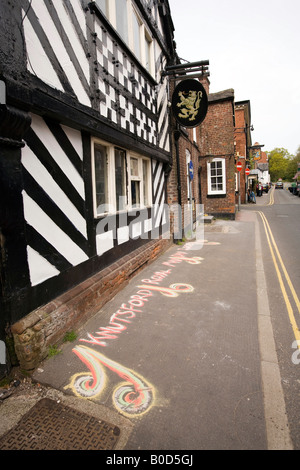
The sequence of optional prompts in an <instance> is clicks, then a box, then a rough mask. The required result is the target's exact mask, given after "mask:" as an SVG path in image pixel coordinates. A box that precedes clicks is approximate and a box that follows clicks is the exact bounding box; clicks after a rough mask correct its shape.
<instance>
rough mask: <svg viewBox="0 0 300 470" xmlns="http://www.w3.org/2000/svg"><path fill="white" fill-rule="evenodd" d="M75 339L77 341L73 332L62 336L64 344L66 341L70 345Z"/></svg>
mask: <svg viewBox="0 0 300 470" xmlns="http://www.w3.org/2000/svg"><path fill="white" fill-rule="evenodd" d="M75 339H77V334H76V333H75V331H73V330H72V331H68V332H67V333H66V334H65V336H64V339H63V341H64V342H65V343H66V342H67V341H69V342H70V343H71V342H72V341H75Z"/></svg>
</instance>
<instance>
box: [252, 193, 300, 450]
mask: <svg viewBox="0 0 300 470" xmlns="http://www.w3.org/2000/svg"><path fill="white" fill-rule="evenodd" d="M258 199H261V198H258ZM261 203H262V201H259V206H257V205H256V206H251V209H253V210H255V211H258V214H259V217H258V219H259V223H260V233H261V240H262V246H263V249H262V254H263V263H264V269H265V277H266V283H267V291H268V299H269V307H270V313H271V321H272V326H273V333H274V339H275V347H276V352H277V357H278V363H279V368H280V375H281V383H282V387H283V393H284V398H285V404H286V412H287V417H288V422H289V427H290V434H291V439H292V441H293V445H294V448H295V449H300V433H299V428H300V414H299V410H300V332H299V329H300V302H299V298H300V197H296V196H293V195H292V194H291V193H290V192H289V191H288V190H287V189H283V190H281V189H275V190H273V191H272V193H271V194H269V195H268V196H267V195H264V196H263V204H264V205H261ZM297 345H298V346H299V348H297Z"/></svg>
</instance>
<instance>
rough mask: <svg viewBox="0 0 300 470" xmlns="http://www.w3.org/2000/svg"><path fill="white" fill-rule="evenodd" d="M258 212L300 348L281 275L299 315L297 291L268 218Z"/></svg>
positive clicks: (293, 316) (295, 324) (296, 327)
mask: <svg viewBox="0 0 300 470" xmlns="http://www.w3.org/2000/svg"><path fill="white" fill-rule="evenodd" d="M258 214H259V215H260V217H261V219H262V222H263V225H264V229H265V233H266V236H267V240H268V244H269V248H270V252H271V256H272V259H273V263H274V266H275V270H276V274H277V277H278V281H279V285H280V288H281V292H282V295H283V298H284V301H285V304H286V308H287V311H288V315H289V319H290V323H291V325H292V328H293V332H294V335H295V338H296V340H297V344H298V348H299V349H300V331H299V328H298V325H297V322H296V319H295V315H294V311H293V308H292V305H291V302H290V299H289V296H288V293H287V290H286V288H285V284H284V281H283V276H284V278H285V281H286V283H287V285H288V288H289V289H290V291H291V294H292V296H293V299H294V301H295V304H296V308H297V309H298V313H299V315H300V301H299V298H298V296H297V293H296V291H295V289H294V286H293V284H292V281H291V279H290V276H289V275H288V272H287V270H286V267H285V265H284V263H283V261H282V258H281V255H280V253H279V250H278V247H277V244H276V242H275V240H274V237H273V234H272V231H271V228H270V225H269V222H268V220H267V218H266V216H265V214H264V213H263V212H260V211H258ZM276 257H277V258H276ZM279 266H280V267H281V270H282V273H283V276H282V274H281V271H280V269H279Z"/></svg>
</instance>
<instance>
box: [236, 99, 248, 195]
mask: <svg viewBox="0 0 300 470" xmlns="http://www.w3.org/2000/svg"><path fill="white" fill-rule="evenodd" d="M234 111H235V130H234V142H235V157H236V162H237V161H239V162H240V163H241V164H242V169H241V171H240V175H239V178H240V202H241V203H242V204H244V203H245V202H247V198H246V194H247V189H248V177H247V176H246V174H245V169H246V168H250V147H251V145H252V140H251V130H252V126H251V107H250V101H249V100H248V101H238V102H236V103H235V106H234ZM237 198H238V195H237ZM236 203H238V201H236Z"/></svg>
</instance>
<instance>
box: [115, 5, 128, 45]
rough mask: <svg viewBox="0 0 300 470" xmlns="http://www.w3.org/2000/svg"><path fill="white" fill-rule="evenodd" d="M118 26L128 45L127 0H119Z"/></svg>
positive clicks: (117, 11) (117, 7)
mask: <svg viewBox="0 0 300 470" xmlns="http://www.w3.org/2000/svg"><path fill="white" fill-rule="evenodd" d="M116 25H117V31H118V33H119V34H120V36H121V37H122V38H123V39H124V41H125V42H126V44H128V14H127V0H117V5H116Z"/></svg>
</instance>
